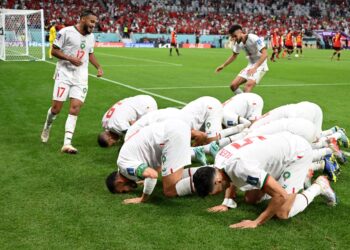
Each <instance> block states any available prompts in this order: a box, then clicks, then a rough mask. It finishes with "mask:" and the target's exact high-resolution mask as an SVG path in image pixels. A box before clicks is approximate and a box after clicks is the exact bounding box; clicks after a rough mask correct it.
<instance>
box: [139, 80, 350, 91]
mask: <svg viewBox="0 0 350 250" xmlns="http://www.w3.org/2000/svg"><path fill="white" fill-rule="evenodd" d="M345 85H350V82H349V83H325V84H322V83H310V84H263V85H257V86H256V87H258V88H259V87H309V86H345ZM228 87H229V84H227V85H224V86H221V85H216V86H179V87H150V88H141V89H143V90H172V89H215V88H228Z"/></svg>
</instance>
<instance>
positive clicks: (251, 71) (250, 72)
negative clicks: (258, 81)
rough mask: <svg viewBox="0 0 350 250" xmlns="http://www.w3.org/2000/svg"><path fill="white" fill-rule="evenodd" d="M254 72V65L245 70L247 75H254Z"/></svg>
mask: <svg viewBox="0 0 350 250" xmlns="http://www.w3.org/2000/svg"><path fill="white" fill-rule="evenodd" d="M255 72H256V68H255V67H254V68H251V69H249V70H248V71H247V73H248V76H252V75H254V74H255Z"/></svg>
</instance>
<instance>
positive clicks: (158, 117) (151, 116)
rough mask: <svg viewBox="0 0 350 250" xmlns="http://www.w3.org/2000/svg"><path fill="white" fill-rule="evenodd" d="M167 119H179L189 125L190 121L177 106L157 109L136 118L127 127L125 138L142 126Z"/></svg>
mask: <svg viewBox="0 0 350 250" xmlns="http://www.w3.org/2000/svg"><path fill="white" fill-rule="evenodd" d="M169 119H172V120H181V121H183V122H185V123H187V124H188V126H191V123H190V122H189V120H190V119H189V118H188V115H187V114H186V113H185V112H183V111H181V110H179V109H177V108H166V109H159V110H155V111H152V112H149V113H147V114H146V115H144V116H142V117H141V118H140V119H139V120H137V121H136V122H135V123H134V124H133V125H131V127H130V128H129V129H128V132H127V133H126V134H125V140H128V138H129V136H131V135H132V134H134V133H135V132H136V131H138V130H140V129H141V128H144V127H146V126H149V125H150V124H153V123H156V122H163V121H166V120H169Z"/></svg>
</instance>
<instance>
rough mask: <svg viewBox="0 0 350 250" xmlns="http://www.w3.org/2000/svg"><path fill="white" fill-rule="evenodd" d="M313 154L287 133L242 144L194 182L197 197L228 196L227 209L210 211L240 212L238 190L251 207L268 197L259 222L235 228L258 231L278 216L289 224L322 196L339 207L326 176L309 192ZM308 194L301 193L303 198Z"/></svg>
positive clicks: (223, 152) (227, 150)
mask: <svg viewBox="0 0 350 250" xmlns="http://www.w3.org/2000/svg"><path fill="white" fill-rule="evenodd" d="M312 159H313V154H312V148H311V146H310V143H309V142H308V141H306V140H305V139H304V138H302V137H300V136H298V135H293V134H291V133H289V132H283V133H279V134H275V135H266V136H265V135H259V136H255V137H250V138H246V139H244V140H242V141H236V142H234V143H232V144H230V145H227V146H226V147H225V148H223V149H222V150H220V151H219V153H218V154H217V156H216V158H215V163H214V167H203V168H200V169H198V170H197V171H196V173H195V174H194V177H193V181H194V185H195V189H196V192H197V193H198V195H199V196H202V197H205V196H207V195H208V194H217V193H220V192H224V191H225V200H224V203H223V204H222V205H219V206H215V207H213V208H211V209H209V211H212V212H217V211H227V210H228V209H229V207H235V206H234V205H235V203H234V201H233V198H234V195H235V188H236V187H237V188H239V189H240V190H241V191H244V192H245V201H246V202H248V203H250V204H256V203H258V202H259V201H260V200H261V198H263V197H264V196H265V195H269V196H270V197H271V200H270V202H269V204H268V206H267V208H266V209H265V210H264V211H263V212H262V213H261V214H260V215H259V216H258V218H256V219H255V220H243V221H241V222H239V223H235V224H232V225H230V227H231V228H256V227H257V226H259V225H262V224H264V223H265V222H266V221H268V220H269V219H271V218H272V217H274V216H276V217H277V218H279V219H288V218H291V217H293V216H295V215H297V214H298V213H300V212H302V211H304V210H305V208H306V207H307V206H308V205H310V203H311V202H312V201H313V199H314V198H315V197H316V196H318V195H323V196H325V197H326V198H327V201H328V204H329V205H332V206H335V205H336V204H337V198H336V194H335V192H334V191H333V190H332V188H331V186H330V184H329V181H328V180H327V178H326V177H325V176H319V177H318V178H317V179H316V181H315V182H314V184H312V185H311V186H310V187H309V188H308V189H306V190H303V189H304V180H305V178H306V176H307V173H308V169H309V166H310V165H311V163H312ZM299 191H302V192H301V193H298V192H299Z"/></svg>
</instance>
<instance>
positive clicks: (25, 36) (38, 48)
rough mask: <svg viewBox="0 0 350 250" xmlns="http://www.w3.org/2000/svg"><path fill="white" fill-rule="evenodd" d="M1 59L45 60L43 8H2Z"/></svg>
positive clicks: (0, 15)
mask: <svg viewBox="0 0 350 250" xmlns="http://www.w3.org/2000/svg"><path fill="white" fill-rule="evenodd" d="M0 60H4V61H32V60H45V33H44V14H43V10H11V9H0Z"/></svg>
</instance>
